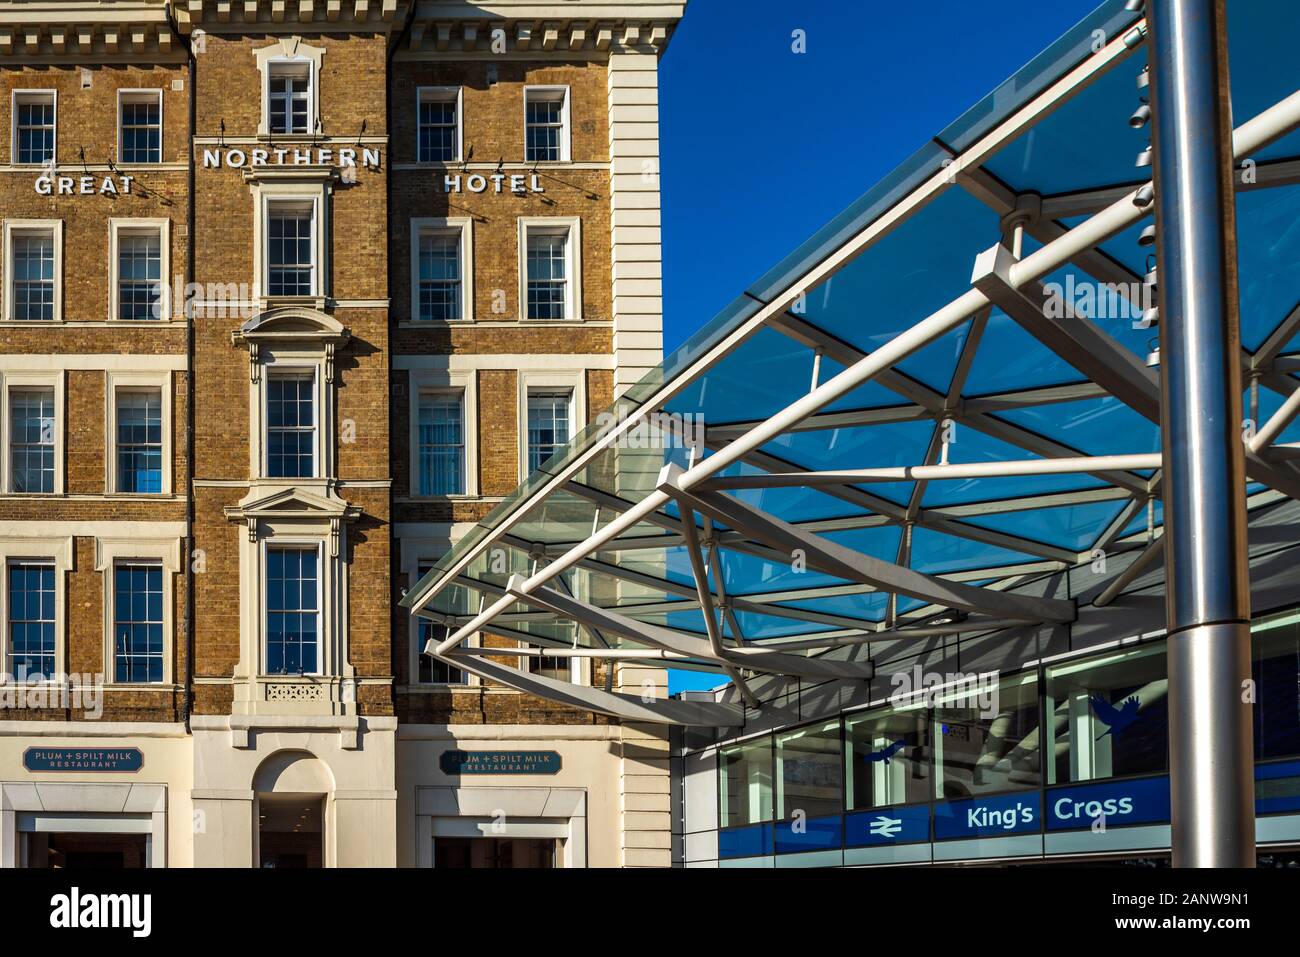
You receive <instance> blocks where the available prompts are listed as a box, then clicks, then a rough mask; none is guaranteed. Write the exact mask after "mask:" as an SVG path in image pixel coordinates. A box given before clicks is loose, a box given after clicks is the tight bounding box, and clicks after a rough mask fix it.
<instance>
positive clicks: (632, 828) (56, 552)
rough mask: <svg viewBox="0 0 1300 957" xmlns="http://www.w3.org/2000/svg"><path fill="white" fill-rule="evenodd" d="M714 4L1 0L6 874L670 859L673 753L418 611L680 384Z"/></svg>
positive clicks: (0, 520)
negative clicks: (702, 72) (677, 331)
mask: <svg viewBox="0 0 1300 957" xmlns="http://www.w3.org/2000/svg"><path fill="white" fill-rule="evenodd" d="M681 13H682V4H681V3H660V2H646V0H627V2H622V3H598V2H589V0H567V2H564V3H549V4H548V3H532V2H522V0H501V2H487V3H468V2H449V0H414V2H412V0H292V2H286V0H238V2H226V0H170V2H164V0H113V2H106V3H80V2H53V0H43V2H40V0H38V2H16V0H15V2H0V82H2V83H3V84H4V86H5V87H6V91H5V95H4V98H3V103H4V104H5V107H6V108H7V110H8V115H9V125H10V136H9V137H8V139H7V141H3V142H0V210H3V213H2V215H3V259H2V265H0V274H2V275H3V285H2V286H0V308H2V310H3V314H2V318H0V421H2V423H3V424H2V425H0V443H2V444H3V448H4V455H3V462H4V464H3V466H0V561H2V562H3V564H4V582H3V588H2V589H0V592H2V596H0V616H3V619H4V628H5V643H4V667H3V669H0V670H3V672H4V681H3V684H0V696H2V697H0V710H3V711H4V714H3V715H0V863H2V864H3V865H5V866H41V865H43V864H47V863H64V864H67V865H69V866H71V865H75V864H76V863H77V862H78V861H81V860H84V861H106V860H112V861H113V862H118V861H122V862H126V863H128V864H141V863H148V864H150V865H152V866H163V865H167V866H186V865H191V864H192V865H196V866H210V865H215V866H257V865H261V866H299V865H307V866H310V865H317V864H323V865H326V866H350V865H371V866H392V865H395V864H396V865H402V866H430V865H432V864H434V863H435V862H436V863H438V864H457V863H473V864H476V865H481V864H485V863H496V864H499V865H500V864H508V863H513V865H514V866H521V864H523V863H542V864H550V863H554V864H557V865H564V866H582V865H584V864H591V865H597V866H600V865H604V866H620V865H626V866H655V865H666V864H668V862H669V843H668V842H669V823H668V818H669V815H668V768H667V744H666V740H665V739H664V738H663V736H662V735H661V734H659V733H658V732H656V731H652V730H647V729H644V728H637V727H628V726H624V725H620V724H618V723H617V722H615V721H612V720H611V719H606V718H602V717H599V716H595V715H592V714H590V713H585V712H579V711H576V710H572V709H565V708H563V707H561V706H559V705H555V704H551V703H548V702H546V701H543V700H541V699H537V698H532V697H530V696H527V695H524V694H520V693H518V692H516V691H513V690H511V689H508V688H504V687H500V686H497V685H493V684H491V683H490V682H486V681H480V680H479V679H478V678H477V677H476V676H474V675H472V674H468V673H462V672H456V671H452V670H449V669H447V668H446V667H445V666H443V665H441V664H440V663H438V662H436V661H434V660H433V659H430V658H429V657H427V656H424V655H422V654H421V653H420V651H421V648H422V647H423V644H424V642H426V641H427V640H428V639H429V638H430V637H431V636H432V635H431V632H430V629H432V628H433V627H434V626H432V625H431V624H429V623H423V624H421V623H417V622H414V621H412V620H411V619H410V617H409V616H408V615H407V614H406V612H405V611H404V610H403V609H401V608H400V607H399V606H398V604H397V603H398V601H399V599H400V598H401V595H402V594H403V592H404V590H405V589H406V588H409V587H410V586H411V585H412V584H414V582H415V581H416V580H417V579H418V577H419V576H420V575H421V574H422V573H423V571H424V570H426V569H427V567H428V566H429V565H431V564H432V563H433V562H434V561H436V560H437V559H438V558H439V557H440V556H441V555H442V554H443V553H444V552H445V551H446V549H447V548H448V547H449V546H450V544H451V543H452V542H454V541H455V540H456V539H457V538H458V537H459V536H460V535H462V534H464V533H465V532H466V531H467V530H468V529H469V528H470V527H472V526H473V524H474V523H475V522H477V521H479V520H481V519H482V518H483V517H484V516H485V515H486V514H487V513H488V512H489V511H490V510H491V509H492V508H493V507H494V505H495V504H496V503H498V502H499V501H501V499H502V498H503V497H504V496H506V495H508V494H509V493H510V492H512V491H513V490H514V488H515V487H516V485H518V483H519V482H520V481H521V479H523V478H524V477H526V476H527V474H528V473H529V472H530V471H531V470H532V469H533V468H535V467H536V466H537V465H538V464H539V463H540V462H541V461H544V460H545V458H546V457H547V456H548V455H549V453H550V451H551V450H552V449H553V448H554V447H556V446H558V445H561V444H563V442H564V441H566V440H567V439H568V438H569V437H571V436H572V435H573V434H575V433H576V432H577V431H579V430H580V429H581V428H583V427H584V426H585V425H586V424H587V423H588V422H589V421H591V419H592V418H593V417H594V416H595V415H596V413H597V412H599V411H600V410H601V409H603V408H604V407H606V406H607V405H608V404H609V403H610V402H611V401H612V399H613V398H614V397H615V395H617V394H618V393H620V392H621V391H622V390H624V389H625V388H627V386H628V385H630V384H631V383H632V382H635V381H636V380H637V379H638V378H640V376H641V375H642V374H643V373H644V372H645V371H647V370H648V369H649V368H650V367H652V366H653V365H654V364H655V363H656V362H657V361H658V358H659V352H660V315H659V312H660V292H661V290H660V281H661V276H660V265H659V263H660V257H659V214H658V195H659V193H658V189H659V185H658V176H657V156H658V126H657V93H656V91H657V69H658V58H659V55H660V54H661V53H662V51H663V48H664V45H665V44H666V42H667V39H668V36H669V34H670V33H671V30H672V27H673V25H674V24H675V22H676V20H677V19H678V18H679V17H680V15H681ZM481 640H482V641H483V642H485V643H487V644H489V645H492V646H494V647H495V646H498V644H499V645H500V646H503V647H504V646H514V645H515V644H516V642H515V641H514V640H512V639H509V638H505V637H502V636H494V635H484V636H482V638H481ZM517 661H518V659H517V658H516V659H511V663H517ZM533 667H538V668H549V669H551V670H552V672H555V673H561V672H562V673H563V676H564V677H565V678H566V679H567V680H572V681H578V682H592V681H595V682H605V681H606V677H607V676H606V675H605V674H604V673H603V671H602V670H601V666H596V667H595V669H594V673H593V668H592V667H591V666H590V665H587V666H582V665H578V664H571V663H569V662H567V661H566V660H563V659H549V658H541V659H535V664H534V665H533ZM608 678H609V680H610V681H611V682H614V681H616V682H617V683H619V684H620V685H622V684H627V685H632V684H635V685H637V686H638V687H644V686H645V682H646V681H647V680H648V681H650V682H651V683H652V684H653V685H654V686H655V687H656V688H658V689H659V691H658V693H663V691H662V686H663V683H664V682H663V674H662V672H659V671H654V670H646V669H636V670H635V671H632V670H630V669H629V670H627V671H626V672H622V673H619V674H617V675H610V676H608ZM460 752H492V753H497V754H506V755H516V756H517V755H518V753H519V752H530V753H531V752H545V754H547V755H553V756H554V757H553V758H551V757H547V758H543V759H540V760H542V761H543V764H544V765H545V767H544V768H543V770H544V771H545V773H544V774H535V773H534V774H521V773H516V771H515V770H512V769H511V768H509V767H506V766H503V765H498V766H494V767H492V768H490V770H493V771H495V772H498V773H483V774H474V775H473V776H472V777H471V775H470V774H469V773H461V772H457V771H455V769H452V772H451V773H448V768H449V767H450V766H449V765H448V764H447V755H448V753H452V754H453V755H454V754H458V753H460ZM547 762H550V763H549V764H548V763H547ZM105 822H107V823H105ZM488 824H491V825H492V827H491V829H490V830H489V829H486V826H487V825H488ZM485 834H492V835H494V836H493V837H490V838H484V837H483V835H485Z"/></svg>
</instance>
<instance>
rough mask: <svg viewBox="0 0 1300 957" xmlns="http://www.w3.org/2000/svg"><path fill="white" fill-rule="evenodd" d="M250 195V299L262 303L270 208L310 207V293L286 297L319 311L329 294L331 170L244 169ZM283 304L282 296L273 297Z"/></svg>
mask: <svg viewBox="0 0 1300 957" xmlns="http://www.w3.org/2000/svg"><path fill="white" fill-rule="evenodd" d="M244 178H245V179H246V180H247V181H248V183H249V189H250V190H251V191H252V194H253V299H254V301H257V302H262V303H265V302H266V301H267V300H268V299H270V298H271V297H270V296H268V295H267V292H266V290H267V288H268V286H269V279H270V262H269V260H268V256H269V249H268V242H267V239H268V237H269V235H270V218H271V207H272V206H273V205H274V204H276V203H303V204H310V205H311V209H312V214H311V217H312V267H313V268H312V292H311V294H310V295H308V296H295V297H288V298H289V300H292V301H303V302H304V304H307V305H314V306H315V307H316V308H323V307H324V305H325V300H326V298H327V297H328V295H329V276H330V261H329V245H330V244H329V242H328V237H329V223H328V221H327V220H328V216H329V194H330V187H331V183H332V180H333V178H334V171H333V170H326V169H321V168H319V167H293V166H290V167H285V168H280V167H253V168H248V169H245V170H244ZM275 301H276V302H285V301H287V300H286V297H275Z"/></svg>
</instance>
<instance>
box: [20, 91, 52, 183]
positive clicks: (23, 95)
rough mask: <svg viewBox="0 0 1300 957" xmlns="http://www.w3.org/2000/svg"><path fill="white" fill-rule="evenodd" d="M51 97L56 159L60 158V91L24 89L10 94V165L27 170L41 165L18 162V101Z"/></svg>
mask: <svg viewBox="0 0 1300 957" xmlns="http://www.w3.org/2000/svg"><path fill="white" fill-rule="evenodd" d="M38 97H49V98H50V99H51V100H52V101H53V103H54V159H55V161H56V162H57V160H58V158H59V91H58V90H57V89H55V88H54V87H45V88H41V87H24V88H22V89H16V90H11V91H10V93H9V117H10V119H9V164H10V165H11V166H20V167H26V168H29V169H31V168H35V167H37V166H40V165H42V164H39V163H35V164H34V163H19V162H18V101H19V100H23V99H36V98H38Z"/></svg>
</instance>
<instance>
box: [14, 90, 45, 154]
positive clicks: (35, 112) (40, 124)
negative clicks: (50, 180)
mask: <svg viewBox="0 0 1300 957" xmlns="http://www.w3.org/2000/svg"><path fill="white" fill-rule="evenodd" d="M17 109H18V162H19V163H33V164H35V163H48V162H50V161H51V160H53V159H54V97H53V95H44V94H37V95H31V94H27V95H25V96H23V97H22V98H21V99H19V100H18V103H17Z"/></svg>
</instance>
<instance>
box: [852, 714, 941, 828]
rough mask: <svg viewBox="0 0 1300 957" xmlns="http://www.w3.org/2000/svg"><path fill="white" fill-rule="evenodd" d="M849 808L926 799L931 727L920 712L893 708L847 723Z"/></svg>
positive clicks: (928, 779) (906, 802)
mask: <svg viewBox="0 0 1300 957" xmlns="http://www.w3.org/2000/svg"><path fill="white" fill-rule="evenodd" d="M845 740H846V742H847V749H848V754H847V760H848V772H847V774H846V776H845V780H846V782H847V794H846V802H847V804H848V809H849V810H860V809H863V808H873V807H887V806H889V805H893V804H912V803H915V802H917V801H927V800H929V798H930V725H929V717H928V712H926V711H925V709H923V708H914V709H912V710H908V711H895V710H893V709H892V708H886V709H882V710H880V711H872V712H868V713H867V714H864V715H861V716H858V717H850V718H847V719H846V721H845Z"/></svg>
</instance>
